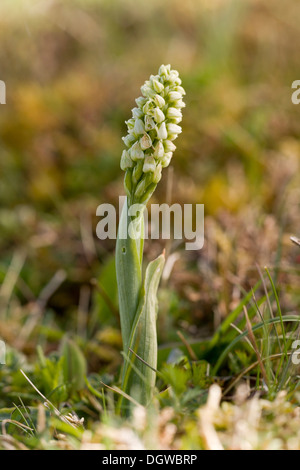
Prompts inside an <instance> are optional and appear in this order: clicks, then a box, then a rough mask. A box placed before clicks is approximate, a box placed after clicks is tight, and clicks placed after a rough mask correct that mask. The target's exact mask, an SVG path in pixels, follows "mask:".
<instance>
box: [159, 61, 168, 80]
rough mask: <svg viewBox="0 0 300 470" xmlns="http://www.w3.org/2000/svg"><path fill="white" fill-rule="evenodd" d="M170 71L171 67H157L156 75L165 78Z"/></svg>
mask: <svg viewBox="0 0 300 470" xmlns="http://www.w3.org/2000/svg"><path fill="white" fill-rule="evenodd" d="M170 71H171V65H170V64H169V65H161V66H160V67H159V70H158V73H159V75H160V76H161V77H163V78H167V77H168V76H169V73H170Z"/></svg>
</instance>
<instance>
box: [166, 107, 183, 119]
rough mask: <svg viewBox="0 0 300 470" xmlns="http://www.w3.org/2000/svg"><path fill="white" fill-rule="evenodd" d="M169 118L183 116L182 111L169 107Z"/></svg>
mask: <svg viewBox="0 0 300 470" xmlns="http://www.w3.org/2000/svg"><path fill="white" fill-rule="evenodd" d="M167 118H169V119H173V118H180V119H181V118H182V112H181V111H180V110H179V109H177V108H169V109H168V111H167Z"/></svg>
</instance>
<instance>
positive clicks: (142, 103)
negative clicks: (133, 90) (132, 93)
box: [135, 96, 147, 108]
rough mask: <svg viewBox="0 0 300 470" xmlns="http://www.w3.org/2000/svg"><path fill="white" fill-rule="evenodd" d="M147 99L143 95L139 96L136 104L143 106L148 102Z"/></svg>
mask: <svg viewBox="0 0 300 470" xmlns="http://www.w3.org/2000/svg"><path fill="white" fill-rule="evenodd" d="M146 101H147V98H144V97H143V96H139V97H138V98H137V99H136V100H135V102H136V104H137V105H138V107H139V108H142V107H143V106H144V104H145V103H146Z"/></svg>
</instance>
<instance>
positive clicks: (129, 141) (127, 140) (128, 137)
mask: <svg viewBox="0 0 300 470" xmlns="http://www.w3.org/2000/svg"><path fill="white" fill-rule="evenodd" d="M122 140H123V142H124V144H125V145H126V147H131V145H132V144H133V142H135V140H136V139H135V137H134V136H133V135H131V134H127V135H126V136H125V137H122Z"/></svg>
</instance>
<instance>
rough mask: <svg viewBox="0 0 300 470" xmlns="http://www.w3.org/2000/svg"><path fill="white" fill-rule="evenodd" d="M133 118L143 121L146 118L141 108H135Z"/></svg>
mask: <svg viewBox="0 0 300 470" xmlns="http://www.w3.org/2000/svg"><path fill="white" fill-rule="evenodd" d="M132 116H133V117H134V119H141V118H142V117H143V116H144V113H143V111H142V109H140V108H133V110H132Z"/></svg>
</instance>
